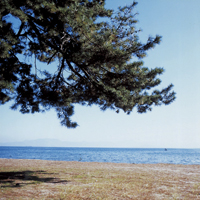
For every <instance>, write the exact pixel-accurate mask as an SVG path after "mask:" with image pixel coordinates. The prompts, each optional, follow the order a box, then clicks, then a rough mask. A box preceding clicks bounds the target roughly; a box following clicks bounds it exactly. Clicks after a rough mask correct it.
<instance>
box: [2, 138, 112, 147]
mask: <svg viewBox="0 0 200 200" xmlns="http://www.w3.org/2000/svg"><path fill="white" fill-rule="evenodd" d="M0 146H32V147H111V146H115V145H112V143H97V142H96V143H94V142H67V141H60V140H57V139H37V140H25V141H22V142H7V143H0Z"/></svg>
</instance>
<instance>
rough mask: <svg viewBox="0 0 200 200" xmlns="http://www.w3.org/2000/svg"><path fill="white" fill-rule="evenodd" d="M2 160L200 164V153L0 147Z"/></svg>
mask: <svg viewBox="0 0 200 200" xmlns="http://www.w3.org/2000/svg"><path fill="white" fill-rule="evenodd" d="M0 158H14V159H40V160H59V161H81V162H113V163H136V164H137V163H170V164H184V165H186V164H198V165H199V164H200V149H167V151H165V149H145V148H144V149H142V148H141V149H140V148H137V149H136V148H72V147H70V148H67V147H6V146H4V147H3V146H1V147H0Z"/></svg>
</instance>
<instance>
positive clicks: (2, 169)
mask: <svg viewBox="0 0 200 200" xmlns="http://www.w3.org/2000/svg"><path fill="white" fill-rule="evenodd" d="M0 199H2V200H3V199H70V200H71V199H88V200H89V199H152V200H157V199H159V200H160V199H181V200H182V199H200V165H172V164H116V163H95V162H94V163H93V162H92V163H89V162H66V161H45V160H21V159H0Z"/></svg>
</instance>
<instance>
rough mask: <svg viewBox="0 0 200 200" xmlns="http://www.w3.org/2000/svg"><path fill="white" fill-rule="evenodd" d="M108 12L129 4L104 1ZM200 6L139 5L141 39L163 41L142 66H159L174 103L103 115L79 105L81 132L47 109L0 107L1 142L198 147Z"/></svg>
mask: <svg viewBox="0 0 200 200" xmlns="http://www.w3.org/2000/svg"><path fill="white" fill-rule="evenodd" d="M106 2H107V3H106V7H108V8H113V9H116V8H117V7H118V6H120V5H121V6H123V5H125V4H130V3H132V0H124V1H120V0H107V1H106ZM199 8H200V1H198V0H190V1H188V0H176V1H174V0H165V1H164V0H151V1H149V0H139V1H138V5H137V6H136V8H135V12H138V13H139V15H137V19H138V20H139V23H138V24H137V27H138V28H141V29H142V32H141V33H140V35H139V37H140V39H141V41H143V42H145V41H146V40H147V38H148V36H150V35H151V36H155V35H156V34H158V35H161V36H162V42H161V44H160V45H157V46H156V47H155V49H153V50H150V51H149V52H148V56H147V57H146V58H145V59H144V66H147V67H149V68H154V67H163V68H164V69H165V73H163V75H162V76H161V77H160V78H161V80H162V83H161V85H160V86H159V87H158V88H160V89H161V88H164V87H166V86H167V85H169V84H170V83H173V84H174V90H175V92H176V93H177V95H176V96H177V99H176V100H175V102H174V103H172V104H170V105H168V106H164V105H163V106H160V107H154V108H153V110H152V111H151V112H148V113H146V114H138V113H137V112H136V110H134V111H133V112H132V113H131V114H130V115H126V114H124V113H123V112H120V113H119V114H116V113H115V112H113V111H111V110H107V111H105V112H102V111H100V110H99V108H98V107H97V106H92V107H82V106H79V105H77V106H76V108H75V115H74V116H73V120H75V121H77V122H78V124H79V127H78V128H76V129H67V128H65V127H62V126H61V125H60V122H59V120H58V119H57V116H56V113H55V112H54V111H53V110H51V111H48V112H46V113H43V114H42V113H39V114H34V115H31V114H28V115H27V114H26V115H23V114H20V113H19V112H17V111H12V110H10V109H9V107H10V105H11V104H9V103H8V104H6V105H3V106H0V114H1V120H0V143H3V142H19V141H25V140H36V139H42V138H49V139H58V140H61V141H67V142H72V143H74V142H78V144H79V146H91V147H133V148H136V147H141V148H200V104H199V99H200V88H199V86H200V60H199V58H200V12H199Z"/></svg>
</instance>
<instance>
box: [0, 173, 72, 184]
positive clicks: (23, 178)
mask: <svg viewBox="0 0 200 200" xmlns="http://www.w3.org/2000/svg"><path fill="white" fill-rule="evenodd" d="M52 175H54V176H55V174H51V173H47V172H45V171H18V172H0V187H22V186H23V185H27V184H36V183H41V182H43V183H44V182H45V183H63V184H66V183H67V182H68V181H66V180H60V179H59V178H56V177H49V176H52Z"/></svg>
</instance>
